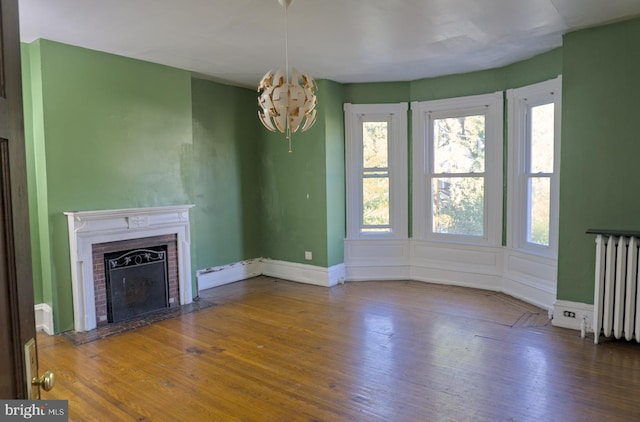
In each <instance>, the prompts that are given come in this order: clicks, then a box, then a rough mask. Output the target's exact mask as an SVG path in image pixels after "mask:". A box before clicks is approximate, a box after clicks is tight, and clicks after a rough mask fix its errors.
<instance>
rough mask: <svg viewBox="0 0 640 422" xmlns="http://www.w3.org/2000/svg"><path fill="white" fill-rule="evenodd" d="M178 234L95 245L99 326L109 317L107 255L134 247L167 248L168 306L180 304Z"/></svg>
mask: <svg viewBox="0 0 640 422" xmlns="http://www.w3.org/2000/svg"><path fill="white" fill-rule="evenodd" d="M176 238H177V236H176V235H175V234H166V235H161V236H153V237H139V238H136V239H130V240H121V241H118V242H107V243H97V244H94V245H93V248H92V250H93V285H94V296H95V305H96V320H97V325H98V327H100V326H102V325H106V324H107V323H108V321H107V320H108V318H107V314H108V312H107V301H108V300H107V299H108V298H107V296H108V289H107V272H106V270H105V255H106V254H109V253H113V252H122V251H127V250H133V249H142V248H150V247H157V246H165V247H166V249H167V254H166V260H167V286H168V290H169V291H168V304H167V305H168V306H169V307H171V306H178V304H179V303H180V297H179V292H180V288H179V285H178V253H177V239H176Z"/></svg>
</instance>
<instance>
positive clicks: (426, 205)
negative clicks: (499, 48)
mask: <svg viewBox="0 0 640 422" xmlns="http://www.w3.org/2000/svg"><path fill="white" fill-rule="evenodd" d="M502 107H503V95H502V93H495V94H487V95H478V96H471V97H460V98H452V99H447V100H435V101H425V102H414V103H412V105H411V108H412V113H413V114H412V116H413V186H414V189H413V195H414V196H413V227H414V230H413V235H414V237H416V238H418V239H422V240H436V241H450V242H462V243H474V244H478V243H481V244H491V245H496V244H499V243H500V240H501V233H502V231H501V228H502V224H501V223H502V182H501V181H502V139H503V136H502V132H503V129H502V114H503V113H502Z"/></svg>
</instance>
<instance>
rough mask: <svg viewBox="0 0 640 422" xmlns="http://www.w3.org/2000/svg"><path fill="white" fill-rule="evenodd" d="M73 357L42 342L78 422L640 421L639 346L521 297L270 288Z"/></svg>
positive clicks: (50, 339)
mask: <svg viewBox="0 0 640 422" xmlns="http://www.w3.org/2000/svg"><path fill="white" fill-rule="evenodd" d="M200 294H201V296H202V297H203V298H206V299H207V300H210V301H213V302H215V306H211V307H209V308H206V309H202V310H200V311H197V312H194V313H189V314H186V315H181V316H178V317H175V318H172V319H168V320H165V321H161V322H157V323H154V324H152V325H149V326H146V327H141V328H137V329H135V330H133V331H129V332H126V333H124V334H118V335H115V336H112V337H108V338H105V339H101V340H97V341H93V342H90V343H86V344H82V345H79V346H74V345H73V344H71V343H70V342H69V341H68V340H67V339H65V338H64V337H62V336H46V335H44V334H40V335H39V337H38V341H39V360H40V368H41V372H43V371H44V370H47V369H50V370H53V371H54V372H55V374H56V377H57V379H56V386H55V388H54V389H53V390H52V391H50V392H48V393H43V399H66V400H69V415H70V420H71V421H94V420H95V421H236V420H238V421H394V422H395V421H456V422H458V421H563V422H567V421H603V420H612V421H613V420H615V421H637V420H640V345H638V344H636V343H627V342H614V341H609V342H604V343H602V344H600V345H594V344H593V338H592V337H588V338H587V339H585V340H582V339H581V338H580V335H579V333H578V332H576V331H571V330H565V329H561V328H556V327H552V326H551V324H550V321H548V320H547V313H546V311H543V310H541V309H538V308H536V307H534V306H531V305H528V304H526V303H524V302H521V301H518V300H516V299H513V298H511V297H509V296H506V295H503V294H499V293H494V292H487V291H482V290H473V289H466V288H460V287H451V286H441V285H432V284H427V283H420V282H407V281H368V282H348V283H346V284H345V285H340V286H336V287H332V288H330V289H327V288H325V287H317V286H312V285H305V284H298V283H292V282H288V281H282V280H277V279H273V278H269V277H257V278H253V279H250V280H246V281H242V282H237V283H234V284H230V285H226V286H221V287H218V288H215V289H210V290H207V291H202V292H200Z"/></svg>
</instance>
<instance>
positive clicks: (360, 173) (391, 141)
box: [344, 103, 408, 239]
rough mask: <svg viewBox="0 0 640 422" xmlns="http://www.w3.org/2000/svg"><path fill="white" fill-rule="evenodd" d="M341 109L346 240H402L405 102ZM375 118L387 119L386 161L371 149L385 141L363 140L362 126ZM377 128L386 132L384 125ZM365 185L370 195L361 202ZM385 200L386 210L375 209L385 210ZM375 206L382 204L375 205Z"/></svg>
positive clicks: (405, 189)
mask: <svg viewBox="0 0 640 422" xmlns="http://www.w3.org/2000/svg"><path fill="white" fill-rule="evenodd" d="M344 109H345V126H346V153H347V154H346V161H347V163H346V164H347V238H348V239H359V238H360V239H365V238H393V239H396V238H406V237H407V236H408V230H407V229H408V227H407V225H408V222H407V221H408V212H407V207H408V187H407V175H406V167H407V145H406V142H407V115H406V114H407V109H408V104H407V103H399V104H345V107H344ZM376 122H379V123H383V122H386V151H387V156H386V160H385V159H384V157H381V156H379V157H375V148H380V147H382V148H385V146H384V142H382V143H380V140H378V143H377V144H376V143H375V142H374V143H367V141H366V140H365V139H364V138H365V137H366V134H365V125H367V124H368V123H376ZM373 126H375V125H372V127H373ZM373 129H375V128H372V130H373ZM378 130H385V128H384V125H381V128H380V129H378ZM365 148H367V149H366V150H365ZM366 152H371V154H372V155H368V157H369V158H372V159H371V160H367V159H366V158H365V156H364V154H365V153H366ZM385 161H386V162H385ZM365 165H366V167H365ZM374 186H375V189H374ZM368 188H371V192H372V194H373V196H370V197H369V198H370V199H371V201H370V203H369V204H367V203H365V195H366V194H367V189H368ZM376 202H377V203H376ZM385 203H388V208H387V211H386V213H384V212H382V213H380V211H381V210H384V208H385V205H384V204H385ZM381 204H382V205H381ZM380 206H381V208H379V209H376V207H380Z"/></svg>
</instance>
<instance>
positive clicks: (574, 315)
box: [562, 311, 576, 318]
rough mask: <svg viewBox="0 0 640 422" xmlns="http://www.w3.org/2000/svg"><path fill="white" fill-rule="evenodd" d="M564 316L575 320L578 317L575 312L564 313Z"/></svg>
mask: <svg viewBox="0 0 640 422" xmlns="http://www.w3.org/2000/svg"><path fill="white" fill-rule="evenodd" d="M562 315H563V316H565V317H567V318H575V317H576V313H575V312H571V311H564V312H563V313H562Z"/></svg>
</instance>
